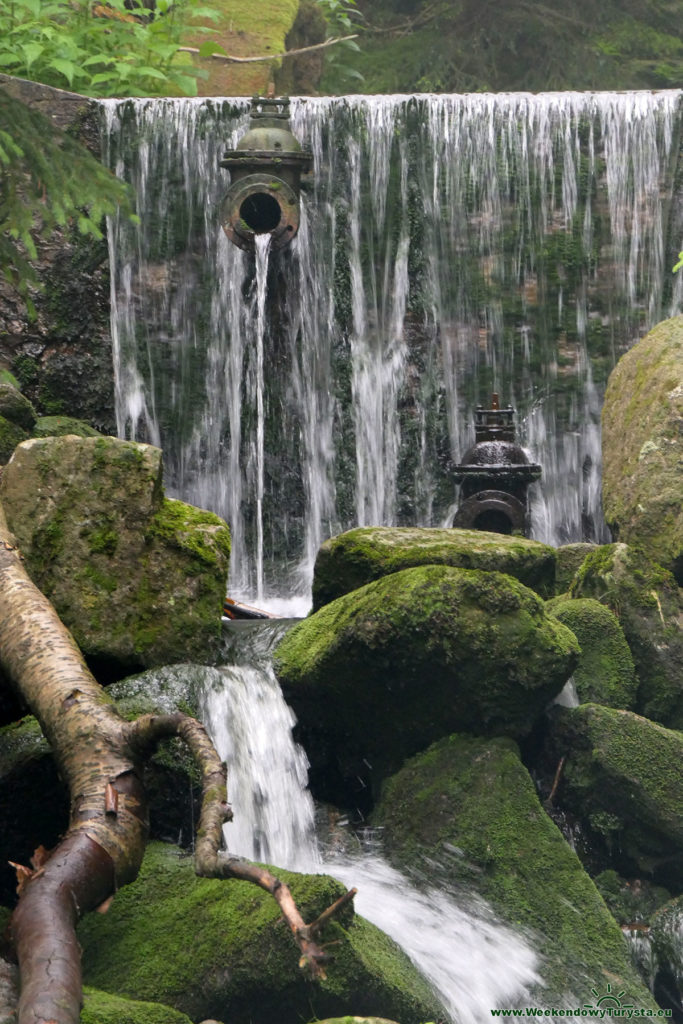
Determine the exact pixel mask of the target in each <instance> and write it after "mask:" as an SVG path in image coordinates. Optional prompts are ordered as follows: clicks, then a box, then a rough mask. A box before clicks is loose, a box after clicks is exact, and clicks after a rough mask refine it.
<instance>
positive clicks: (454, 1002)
mask: <svg viewBox="0 0 683 1024" xmlns="http://www.w3.org/2000/svg"><path fill="white" fill-rule="evenodd" d="M290 626H291V623H288V622H271V623H268V624H264V623H258V624H257V623H239V624H237V625H235V624H234V623H233V624H231V626H230V637H231V641H230V649H229V653H228V655H227V656H228V657H229V658H230V659H231V662H232V664H230V665H229V666H224V667H223V668H222V669H221V672H222V674H223V677H224V685H223V686H222V687H219V686H217V687H216V688H214V689H212V690H208V691H207V692H205V693H204V694H203V696H202V719H203V721H204V723H205V725H206V727H207V729H208V731H209V734H210V735H211V738H212V739H213V741H214V743H215V745H216V749H217V750H218V753H219V755H220V756H221V758H222V759H224V760H225V761H226V763H227V766H228V797H229V800H230V804H231V806H232V808H233V813H234V820H233V821H232V822H230V823H229V824H227V825H226V826H225V827H224V832H225V840H226V845H227V848H228V849H229V851H230V852H231V853H233V854H239V855H241V856H244V857H248V858H249V859H257V860H267V861H268V862H269V863H275V864H276V865H278V866H279V867H286V868H290V869H292V870H298V871H306V872H313V873H318V872H321V871H324V872H326V873H327V874H331V875H333V876H335V877H337V878H339V879H340V880H341V881H343V882H344V883H345V884H346V885H347V886H349V887H351V886H354V887H357V888H358V889H359V892H358V894H357V896H356V897H355V899H354V906H355V909H356V911H357V912H358V913H360V914H362V915H363V916H364V917H366V918H367V919H368V920H370V921H372V922H373V924H376V925H377V926H378V927H379V928H381V929H382V930H383V931H385V932H386V933H387V934H388V935H390V936H391V937H392V938H393V939H394V940H395V941H396V942H397V943H398V944H399V945H400V946H401V947H402V948H403V949H404V951H405V952H406V953H407V954H408V956H409V957H410V958H411V959H412V960H413V962H414V963H415V964H416V966H417V967H418V968H419V970H420V971H421V972H422V973H423V974H424V976H425V977H426V978H427V980H428V981H429V982H430V984H431V985H432V987H433V988H434V990H435V991H436V992H437V994H438V995H439V998H440V999H441V1001H442V1003H443V1005H444V1007H445V1008H446V1009H447V1011H448V1013H449V1018H450V1021H451V1024H484V1022H485V1021H488V1020H490V1019H491V1007H494V1006H511V1005H516V1004H518V1003H519V1004H520V1005H521V1004H523V1003H524V1002H525V1001H526V1002H533V999H532V997H531V996H530V990H531V988H532V986H534V985H537V984H538V983H539V982H540V977H539V975H538V973H537V971H538V966H539V960H538V957H537V956H536V954H535V953H534V951H533V949H532V948H531V947H530V946H529V945H528V943H527V942H526V941H525V940H524V939H523V938H522V937H521V936H520V935H519V934H517V933H515V932H514V931H512V929H510V928H508V927H507V926H505V925H503V924H501V923H500V922H499V921H497V920H496V918H495V917H494V915H493V913H492V912H491V910H490V908H488V907H487V906H486V905H485V904H483V902H482V901H481V900H479V899H476V898H471V899H469V900H468V901H467V903H464V901H463V896H462V894H459V895H457V896H456V895H455V894H451V893H449V892H448V891H447V890H445V889H443V888H440V889H436V888H434V886H430V885H425V886H420V887H417V886H416V885H415V884H414V882H413V881H411V880H410V879H408V878H406V877H405V876H403V875H402V874H400V873H399V872H398V871H396V870H395V869H393V868H391V867H390V866H389V865H388V864H387V863H386V862H385V861H384V860H383V859H382V857H381V856H379V855H378V854H377V852H373V853H371V854H365V855H360V854H359V855H358V856H355V857H348V856H339V855H337V856H333V855H328V856H323V854H322V853H321V851H320V850H319V848H318V845H317V843H316V837H315V832H314V816H315V812H314V806H313V801H312V798H311V795H310V793H309V792H308V790H307V788H306V784H307V771H306V769H307V759H306V755H305V753H304V752H303V750H302V749H301V748H300V747H298V746H297V745H296V744H295V743H294V741H293V738H292V733H291V729H292V726H293V725H294V715H293V714H292V712H291V710H290V709H289V708H288V706H287V705H286V703H285V701H284V699H283V697H282V693H281V690H280V687H279V685H278V683H277V680H276V678H275V675H274V673H273V669H272V664H271V655H272V651H273V649H274V648H275V646H276V645H277V643H278V642H279V640H280V639H281V638H282V636H283V635H284V633H285V632H286V631H287V629H288V628H289V627H290Z"/></svg>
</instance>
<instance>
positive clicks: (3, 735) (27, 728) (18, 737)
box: [0, 715, 50, 777]
mask: <svg viewBox="0 0 683 1024" xmlns="http://www.w3.org/2000/svg"><path fill="white" fill-rule="evenodd" d="M49 750H50V747H49V744H48V742H47V740H46V739H45V737H44V736H43V733H42V730H41V728H40V726H39V725H38V721H37V720H36V719H35V718H34V717H33V715H26V717H25V718H22V719H20V721H18V722H12V723H11V724H10V725H5V726H3V727H2V728H0V777H2V776H5V775H7V774H9V773H10V772H14V771H17V770H18V769H19V768H20V767H21V766H22V765H23V764H27V763H29V762H30V761H32V760H33V759H34V758H35V757H36V756H39V755H43V754H47V753H48V752H49Z"/></svg>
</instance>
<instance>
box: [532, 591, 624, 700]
mask: <svg viewBox="0 0 683 1024" xmlns="http://www.w3.org/2000/svg"><path fill="white" fill-rule="evenodd" d="M552 614H553V615H554V616H555V618H557V619H559V621H560V622H562V623H563V624H564V625H565V626H567V627H568V629H571V631H572V633H573V634H574V635H575V637H576V638H577V640H578V641H579V644H580V645H581V655H580V657H579V663H578V665H577V666H576V668H575V669H574V677H573V678H574V683H575V685H576V690H577V693H578V695H579V699H580V700H581V703H586V702H588V701H590V702H592V703H596V704H605V705H607V707H611V708H624V709H626V710H628V709H630V708H632V707H633V706H634V704H635V700H636V689H637V681H636V675H635V666H634V664H633V658H632V657H631V652H630V650H629V647H628V644H627V643H626V638H625V636H624V632H623V630H622V628H621V626H620V625H619V620H618V619H617V617H616V616H615V615H614V613H613V612H611V611H610V610H609V608H606V607H605V606H604V605H602V604H600V603H599V602H598V601H594V600H592V599H591V598H579V599H577V600H574V601H572V600H564V601H563V600H559V599H558V600H555V601H554V602H552Z"/></svg>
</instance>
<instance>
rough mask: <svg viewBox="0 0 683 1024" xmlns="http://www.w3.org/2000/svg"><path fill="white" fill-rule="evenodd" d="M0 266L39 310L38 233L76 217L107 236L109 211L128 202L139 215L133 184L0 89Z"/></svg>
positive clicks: (81, 225) (126, 209)
mask: <svg viewBox="0 0 683 1024" xmlns="http://www.w3.org/2000/svg"><path fill="white" fill-rule="evenodd" d="M0 125H2V128H0V272H1V273H2V274H3V275H4V276H5V277H6V278H7V280H8V281H9V282H10V284H11V285H12V286H13V287H14V288H16V289H17V291H18V292H19V293H20V294H21V295H22V296H23V297H24V298H25V300H26V302H27V305H28V307H29V310H30V311H31V312H32V311H33V305H32V302H31V295H30V293H31V289H32V287H33V288H35V287H37V279H36V274H35V271H34V269H33V267H32V266H31V263H30V260H32V259H35V258H36V256H37V250H36V242H35V239H36V238H37V237H47V236H48V235H49V234H50V233H51V232H52V231H53V230H54V229H55V228H58V227H64V226H65V225H67V224H68V223H69V222H71V221H73V222H74V223H75V225H76V227H77V229H78V231H80V232H81V234H83V235H90V236H91V237H93V238H101V237H102V231H101V227H100V225H101V223H102V219H103V218H104V216H105V215H107V214H113V213H115V212H116V211H117V210H119V209H120V210H121V212H122V214H123V215H125V216H129V217H130V218H131V219H135V216H134V214H133V205H132V196H131V192H130V189H129V186H128V185H126V184H125V183H124V182H123V181H119V179H118V178H115V177H114V175H113V174H111V173H110V172H109V171H108V170H107V168H106V167H104V166H103V165H102V164H101V163H99V161H98V160H96V159H95V157H93V156H91V155H90V153H88V152H87V150H85V149H84V148H83V147H82V146H81V145H80V144H79V143H78V142H76V140H75V139H73V138H71V137H70V136H69V135H65V134H64V133H63V132H60V131H59V130H58V129H57V128H55V127H54V126H53V125H52V123H51V122H50V121H48V119H47V118H45V117H43V115H42V114H40V113H39V112H38V111H36V110H31V109H30V108H29V107H26V106H25V105H24V104H23V103H20V102H19V101H18V100H15V99H13V98H12V97H11V96H9V95H8V94H7V93H6V92H5V91H4V90H3V89H0Z"/></svg>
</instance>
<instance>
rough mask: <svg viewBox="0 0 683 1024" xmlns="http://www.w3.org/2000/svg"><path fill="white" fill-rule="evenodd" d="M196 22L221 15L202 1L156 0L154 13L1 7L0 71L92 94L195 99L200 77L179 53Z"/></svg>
mask: <svg viewBox="0 0 683 1024" xmlns="http://www.w3.org/2000/svg"><path fill="white" fill-rule="evenodd" d="M197 16H199V17H201V18H203V19H206V18H214V17H216V14H215V12H214V11H212V10H209V9H206V8H204V7H200V6H199V2H198V0H179V2H178V0H177V2H175V3H174V2H171V0H157V2H156V4H155V10H154V15H152V14H151V13H150V11H149V10H148V9H147V8H146V7H145V5H144V3H143V2H141V0H108V2H107V4H106V7H105V6H102V5H100V6H97V5H95V6H93V4H92V3H91V2H90V0H47V2H44V0H10V2H4V3H2V4H0V69H1V70H2V71H4V72H7V73H8V74H12V75H19V76H21V77H22V78H28V79H31V80H32V81H34V82H43V83H44V84H45V85H52V86H56V87H58V88H62V89H64V88H69V89H75V90H77V91H78V92H81V93H84V94H86V95H88V96H149V95H160V94H161V95H169V94H177V93H181V94H182V93H187V94H188V95H196V92H197V75H199V74H201V72H199V71H197V70H195V69H194V68H193V67H192V66H191V63H190V62H189V60H188V59H187V58H185V59H183V58H182V57H181V58H180V59H179V57H178V54H179V47H180V44H181V33H182V31H183V29H184V28H185V26H186V24H187V22H188V20H189V19H191V18H193V17H197ZM192 31H193V33H196V32H200V31H207V30H206V29H203V28H201V27H196V26H193V29H192ZM208 31H210V30H208Z"/></svg>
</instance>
